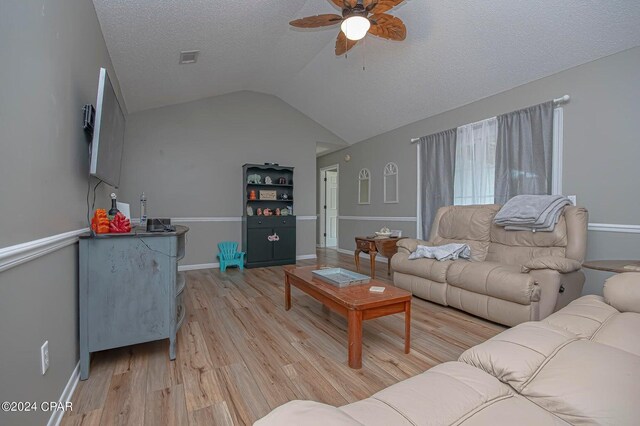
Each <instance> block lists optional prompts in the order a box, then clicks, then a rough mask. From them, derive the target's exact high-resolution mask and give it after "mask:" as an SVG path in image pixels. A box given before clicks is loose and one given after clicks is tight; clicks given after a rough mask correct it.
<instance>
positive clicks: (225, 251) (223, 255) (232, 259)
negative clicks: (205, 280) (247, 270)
mask: <svg viewBox="0 0 640 426" xmlns="http://www.w3.org/2000/svg"><path fill="white" fill-rule="evenodd" d="M218 250H220V253H218V259H220V271H222V272H224V271H226V270H227V266H234V265H235V266H237V267H239V268H240V270H241V271H242V270H244V252H243V251H240V252H239V251H238V243H234V242H232V241H223V242H221V243H218Z"/></svg>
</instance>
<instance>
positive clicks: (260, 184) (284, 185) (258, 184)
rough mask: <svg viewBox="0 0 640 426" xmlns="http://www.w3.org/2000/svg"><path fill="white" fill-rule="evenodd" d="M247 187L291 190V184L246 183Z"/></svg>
mask: <svg viewBox="0 0 640 426" xmlns="http://www.w3.org/2000/svg"><path fill="white" fill-rule="evenodd" d="M247 186H279V187H281V188H293V184H292V183H291V184H290V183H247Z"/></svg>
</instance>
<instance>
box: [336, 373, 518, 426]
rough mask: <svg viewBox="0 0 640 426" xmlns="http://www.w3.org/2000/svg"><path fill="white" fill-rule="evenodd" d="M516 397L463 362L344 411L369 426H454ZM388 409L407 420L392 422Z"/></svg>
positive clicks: (394, 388)
mask: <svg viewBox="0 0 640 426" xmlns="http://www.w3.org/2000/svg"><path fill="white" fill-rule="evenodd" d="M513 396H514V394H513V392H512V391H511V389H510V388H509V387H508V386H506V385H505V384H503V383H500V382H499V381H498V380H497V379H496V378H495V377H491V376H490V375H488V374H486V373H485V372H483V371H480V370H478V369H477V368H473V367H471V366H469V365H466V364H463V363H460V362H447V363H444V364H439V365H437V366H435V367H433V368H432V369H430V370H427V371H426V372H424V373H422V374H419V375H417V376H414V377H412V378H410V379H407V380H404V381H402V382H400V383H398V384H395V385H393V386H390V387H388V388H386V389H384V390H382V391H380V392H378V393H376V394H375V395H373V396H372V397H371V398H368V399H365V400H363V401H360V402H356V403H353V404H349V405H346V406H344V407H342V408H341V410H343V411H344V412H345V413H347V414H348V415H349V416H350V417H352V418H354V419H356V420H357V421H359V422H360V423H363V424H366V425H390V424H413V425H417V424H426V425H451V424H455V423H456V422H457V421H458V420H459V419H461V418H464V417H465V416H468V415H471V414H473V413H474V412H476V411H478V410H481V409H482V408H483V407H486V406H489V405H491V404H493V403H495V402H497V401H500V400H502V399H506V398H510V397H513ZM389 409H392V410H394V411H396V412H397V413H399V414H401V415H402V417H403V418H404V419H405V420H403V421H400V422H396V421H393V417H392V416H391V415H390V414H389V413H388V412H387V411H388V410H389ZM383 420H385V421H383Z"/></svg>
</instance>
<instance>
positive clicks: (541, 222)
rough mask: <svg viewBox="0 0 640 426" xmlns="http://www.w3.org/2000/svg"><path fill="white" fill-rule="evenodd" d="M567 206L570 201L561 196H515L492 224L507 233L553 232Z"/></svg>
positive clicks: (503, 207)
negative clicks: (500, 227) (502, 227)
mask: <svg viewBox="0 0 640 426" xmlns="http://www.w3.org/2000/svg"><path fill="white" fill-rule="evenodd" d="M567 205H571V201H569V199H568V198H567V197H565V196H563V195H516V196H515V197H513V198H512V199H510V200H509V201H507V202H506V204H505V205H504V206H502V208H501V209H500V211H499V212H498V214H496V217H495V218H494V219H493V222H494V223H495V224H496V225H499V226H504V227H505V228H504V229H506V230H507V231H533V232H536V231H553V230H554V228H555V226H556V223H558V220H559V219H560V215H561V214H562V211H563V210H564V207H565V206H567Z"/></svg>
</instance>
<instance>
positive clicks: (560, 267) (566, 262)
mask: <svg viewBox="0 0 640 426" xmlns="http://www.w3.org/2000/svg"><path fill="white" fill-rule="evenodd" d="M581 268H582V264H581V263H580V262H578V261H577V260H574V259H568V258H566V257H560V256H543V257H537V258H535V259H531V260H529V261H528V262H527V263H525V264H524V265H522V272H524V273H527V272H529V271H531V270H535V269H552V270H554V271H558V272H560V273H562V274H568V273H570V272H575V271H579V270H580V269H581Z"/></svg>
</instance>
